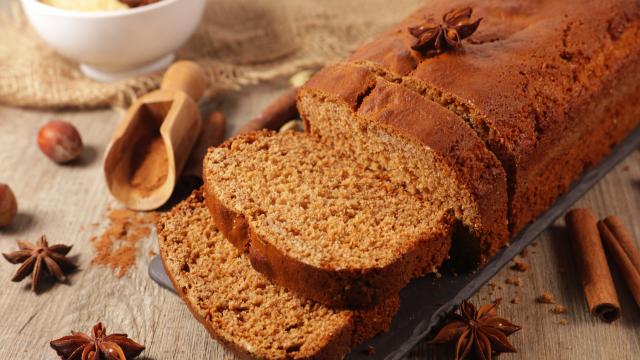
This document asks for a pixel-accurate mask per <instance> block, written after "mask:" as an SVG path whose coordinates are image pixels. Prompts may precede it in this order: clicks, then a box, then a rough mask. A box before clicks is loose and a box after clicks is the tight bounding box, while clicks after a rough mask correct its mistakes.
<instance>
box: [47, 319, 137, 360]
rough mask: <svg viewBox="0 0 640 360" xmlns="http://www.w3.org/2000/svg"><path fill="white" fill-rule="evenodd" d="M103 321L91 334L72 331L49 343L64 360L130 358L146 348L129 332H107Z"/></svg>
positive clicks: (95, 326) (121, 359) (127, 359)
mask: <svg viewBox="0 0 640 360" xmlns="http://www.w3.org/2000/svg"><path fill="white" fill-rule="evenodd" d="M106 332H107V329H105V327H104V326H103V325H102V323H101V322H100V323H97V324H96V325H94V326H93V334H92V335H91V336H89V335H87V334H85V333H81V332H76V331H72V332H71V335H68V336H64V337H61V338H60V339H57V340H52V341H51V342H50V343H49V345H51V347H52V348H53V350H55V351H56V353H57V354H58V356H60V358H61V359H63V360H129V359H133V358H135V357H136V356H138V355H140V353H141V352H142V351H143V350H144V345H140V344H138V343H137V342H135V341H133V340H131V339H129V337H128V336H127V334H111V335H107V334H106Z"/></svg>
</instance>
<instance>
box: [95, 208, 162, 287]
mask: <svg viewBox="0 0 640 360" xmlns="http://www.w3.org/2000/svg"><path fill="white" fill-rule="evenodd" d="M158 217H159V215H158V214H157V213H153V212H150V213H138V212H135V211H131V210H126V209H116V210H110V211H108V213H107V218H108V219H109V221H110V224H109V225H108V226H107V228H106V229H105V230H104V232H103V233H102V234H100V235H99V236H97V237H96V236H94V237H93V238H92V239H91V242H92V243H93V247H94V249H95V251H96V254H95V256H94V258H93V260H92V261H91V264H92V265H96V266H108V267H110V268H111V270H112V271H113V272H114V273H115V274H116V276H117V277H119V278H120V277H123V276H124V275H126V274H127V272H128V271H129V269H131V268H133V267H134V266H135V265H136V252H137V243H138V241H140V240H141V239H143V238H146V237H147V236H149V235H150V234H151V228H150V225H154V224H155V222H156V220H157V219H158Z"/></svg>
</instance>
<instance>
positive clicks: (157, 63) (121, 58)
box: [21, 0, 206, 81]
mask: <svg viewBox="0 0 640 360" xmlns="http://www.w3.org/2000/svg"><path fill="white" fill-rule="evenodd" d="M21 1H22V8H23V9H24V12H25V14H26V15H27V18H28V19H29V22H30V23H31V25H32V26H33V28H34V29H35V30H36V32H37V33H38V35H40V37H41V38H42V39H43V40H44V41H45V42H46V43H47V44H49V45H50V46H51V47H52V48H53V49H55V50H56V51H57V52H58V53H60V54H61V55H62V56H64V57H66V58H69V59H71V60H74V61H76V62H78V63H80V69H81V70H82V72H83V73H84V74H85V75H87V76H88V77H91V78H93V79H96V80H100V81H115V80H118V79H122V78H127V77H131V76H136V75H142V74H144V73H149V72H153V71H157V70H161V69H163V68H165V67H167V66H168V65H169V64H170V63H171V62H172V61H173V59H174V51H175V50H176V49H178V48H179V47H180V46H181V45H183V44H184V43H185V42H186V41H187V40H188V39H189V37H190V36H191V35H192V34H193V32H194V31H195V29H196V27H197V26H198V24H199V23H200V19H201V18H202V14H203V12H204V8H205V4H206V0H161V1H159V2H157V3H153V4H150V5H145V6H140V7H137V8H132V9H125V10H112V11H100V12H84V11H71V10H65V9H59V8H56V7H53V6H50V5H46V4H43V3H41V2H40V1H38V0H21Z"/></svg>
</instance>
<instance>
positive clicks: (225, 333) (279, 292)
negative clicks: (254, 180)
mask: <svg viewBox="0 0 640 360" xmlns="http://www.w3.org/2000/svg"><path fill="white" fill-rule="evenodd" d="M158 238H159V244H160V254H161V256H162V260H163V263H164V266H165V269H166V271H167V274H168V275H169V277H170V278H171V281H172V282H173V285H174V287H175V289H176V291H177V292H178V294H179V295H180V296H181V297H182V299H183V300H184V302H185V303H186V304H187V306H188V307H189V310H190V311H191V312H192V313H193V315H194V316H195V318H196V319H197V320H198V321H199V322H201V323H202V325H204V327H205V328H206V329H207V330H208V332H209V333H210V334H211V336H212V337H213V338H215V339H217V340H218V341H220V342H221V343H222V344H223V345H225V346H226V347H227V348H229V349H231V350H232V351H234V352H235V353H236V354H238V355H239V356H240V357H241V358H253V359H340V358H342V357H343V356H344V355H345V354H346V353H348V352H349V351H350V349H351V348H352V347H353V346H354V345H356V344H358V343H360V342H363V341H364V340H366V339H367V338H369V337H371V336H373V335H375V334H377V333H379V332H381V331H385V330H387V329H388V326H389V323H390V321H391V318H392V317H393V315H394V314H395V312H396V311H397V309H398V306H399V300H398V297H397V296H394V297H390V298H388V299H387V300H386V301H385V302H383V303H382V304H380V305H379V306H377V307H374V308H372V309H369V310H366V311H350V310H333V309H330V308H327V307H326V306H323V305H321V304H319V303H316V302H313V301H311V300H307V299H304V298H300V297H298V296H296V295H294V294H293V293H291V292H290V291H288V290H286V289H284V288H281V287H278V286H275V285H272V284H271V283H270V282H269V280H268V279H267V278H265V277H264V276H263V275H261V274H260V273H258V272H256V271H255V270H253V269H252V268H251V265H250V263H249V259H248V258H247V256H246V255H245V254H244V253H243V252H242V251H239V250H238V249H236V248H235V247H234V246H232V245H231V244H230V243H229V242H228V241H227V240H225V239H224V237H223V236H222V234H221V233H220V232H219V231H218V230H217V229H216V227H215V226H214V225H213V222H212V220H211V217H210V215H209V212H208V211H207V208H206V205H205V203H204V197H203V194H202V192H200V191H196V192H195V193H194V194H192V195H191V196H190V197H189V198H188V199H186V200H184V201H183V202H181V203H180V204H178V205H177V206H176V207H175V208H174V209H173V210H171V212H169V213H166V214H164V215H162V217H161V219H160V221H159V223H158Z"/></svg>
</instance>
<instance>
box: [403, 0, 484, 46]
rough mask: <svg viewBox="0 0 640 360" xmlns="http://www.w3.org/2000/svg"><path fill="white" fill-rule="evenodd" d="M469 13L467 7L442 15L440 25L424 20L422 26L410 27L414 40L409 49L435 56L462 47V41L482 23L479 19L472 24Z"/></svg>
mask: <svg viewBox="0 0 640 360" xmlns="http://www.w3.org/2000/svg"><path fill="white" fill-rule="evenodd" d="M471 13H473V9H472V8H471V7H469V6H467V7H464V8H461V9H454V10H451V11H449V12H447V13H446V14H444V16H442V23H441V24H435V21H434V20H433V19H425V23H424V24H421V25H418V26H412V27H410V28H409V33H410V34H411V35H413V36H414V37H415V38H416V41H415V43H414V44H413V45H412V46H411V48H412V49H413V50H416V51H420V52H423V53H425V54H426V55H436V54H439V53H442V52H445V51H447V50H450V49H457V48H460V47H462V40H463V39H465V38H467V37H469V36H471V34H473V33H474V32H475V31H476V30H477V29H478V26H480V21H482V18H479V19H478V20H476V21H473V22H472V21H471Z"/></svg>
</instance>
